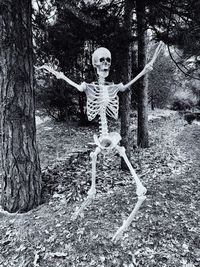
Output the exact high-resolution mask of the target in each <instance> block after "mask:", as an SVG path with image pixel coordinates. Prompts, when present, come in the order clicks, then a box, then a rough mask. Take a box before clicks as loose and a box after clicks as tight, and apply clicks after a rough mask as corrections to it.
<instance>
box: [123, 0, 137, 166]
mask: <svg viewBox="0 0 200 267" xmlns="http://www.w3.org/2000/svg"><path fill="white" fill-rule="evenodd" d="M133 4H134V1H131V0H125V11H124V33H125V35H126V44H125V46H124V48H123V52H124V53H123V58H122V68H123V81H124V82H126V83H127V82H128V81H130V80H131V77H132V40H131V37H132V19H133V18H132V16H133ZM120 109H121V136H122V141H121V145H122V146H124V147H125V149H126V154H127V156H128V157H129V158H130V148H131V146H130V109H131V90H126V91H125V92H123V93H122V95H121V99H120ZM121 168H122V169H127V165H126V163H125V162H124V160H123V159H122V161H121Z"/></svg>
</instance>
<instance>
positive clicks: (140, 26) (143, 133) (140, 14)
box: [136, 0, 148, 148]
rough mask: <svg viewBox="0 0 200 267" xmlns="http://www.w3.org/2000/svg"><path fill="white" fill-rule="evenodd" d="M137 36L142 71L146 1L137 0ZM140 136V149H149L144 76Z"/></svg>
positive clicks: (140, 84)
mask: <svg viewBox="0 0 200 267" xmlns="http://www.w3.org/2000/svg"><path fill="white" fill-rule="evenodd" d="M136 14H137V36H138V71H139V72H140V71H142V69H143V68H144V66H145V64H146V52H145V30H146V25H145V1H144V0H136ZM137 84H138V134H137V144H138V146H139V147H142V148H145V147H148V114H147V107H148V77H147V75H145V76H143V77H142V78H140V79H139V81H138V83H137Z"/></svg>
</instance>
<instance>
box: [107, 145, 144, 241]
mask: <svg viewBox="0 0 200 267" xmlns="http://www.w3.org/2000/svg"><path fill="white" fill-rule="evenodd" d="M116 149H117V151H118V152H119V154H120V156H121V157H123V159H124V160H125V162H126V164H127V166H128V168H129V169H130V172H131V174H132V176H133V178H134V180H135V182H136V187H137V190H136V194H137V195H138V201H137V203H136V205H135V207H134V209H133V211H132V212H131V213H130V215H129V216H128V218H127V219H126V221H124V223H123V225H122V226H121V227H120V228H119V229H118V230H117V232H116V234H115V235H114V236H113V239H112V241H114V242H115V241H117V240H118V239H120V237H121V236H122V234H123V232H124V231H125V230H126V229H127V228H128V226H129V225H130V224H131V222H132V220H133V218H134V217H135V215H136V214H137V212H138V210H139V208H140V206H141V205H142V203H143V201H144V200H145V199H146V196H145V194H146V191H147V190H146V188H145V187H144V186H143V185H142V183H141V181H140V179H139V178H138V176H137V174H136V172H135V171H134V169H133V167H132V165H131V163H130V161H129V160H128V158H127V156H126V153H125V148H124V147H120V146H117V147H116Z"/></svg>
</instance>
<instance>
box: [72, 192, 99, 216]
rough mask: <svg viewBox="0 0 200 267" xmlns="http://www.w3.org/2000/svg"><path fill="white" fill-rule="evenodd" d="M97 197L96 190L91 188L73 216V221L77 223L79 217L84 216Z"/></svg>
mask: <svg viewBox="0 0 200 267" xmlns="http://www.w3.org/2000/svg"><path fill="white" fill-rule="evenodd" d="M95 195H96V189H95V188H90V190H89V191H88V196H87V198H86V199H85V200H84V202H83V203H82V205H81V207H80V208H79V209H78V210H77V211H75V212H74V213H73V215H72V218H71V219H72V221H75V220H76V219H77V218H78V216H79V215H81V214H83V211H84V209H85V208H86V207H87V206H88V205H90V204H91V202H92V200H93V199H94V198H95Z"/></svg>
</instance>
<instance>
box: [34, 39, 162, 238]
mask: <svg viewBox="0 0 200 267" xmlns="http://www.w3.org/2000/svg"><path fill="white" fill-rule="evenodd" d="M163 45H164V44H163V43H162V42H160V43H159V45H158V46H157V48H156V50H155V53H154V55H153V58H152V59H151V61H150V62H149V63H148V64H147V65H146V66H145V67H144V69H143V70H142V71H141V72H140V73H139V74H138V75H137V76H136V77H135V78H134V79H133V80H131V81H130V82H129V83H127V84H126V85H123V84H122V83H120V84H117V85H116V84H107V83H106V82H105V78H106V77H107V76H108V75H109V70H110V66H111V53H110V51H109V50H108V49H106V48H104V47H100V48H98V49H97V50H95V52H94V53H93V55H92V64H93V67H94V68H95V69H96V72H97V75H98V83H91V84H87V83H85V82H83V83H82V84H81V85H79V84H76V83H75V82H73V81H72V80H70V79H68V78H67V77H66V76H65V75H64V74H63V73H62V72H58V71H55V70H53V69H52V68H50V67H49V66H47V65H43V66H41V67H39V68H37V69H46V70H47V71H49V72H51V73H53V74H54V75H55V76H56V77H57V79H63V80H65V81H66V82H67V83H69V84H70V85H72V86H73V87H75V88H77V89H78V90H79V91H84V92H85V93H86V96H87V116H88V119H89V120H93V119H94V118H95V117H96V116H97V115H99V116H100V129H99V130H100V135H99V137H98V136H97V135H96V134H94V142H95V144H96V149H95V151H94V152H91V154H90V157H91V159H92V184H91V188H90V190H89V191H88V196H87V198H86V199H85V201H84V202H83V204H82V205H81V207H80V208H79V209H78V210H77V211H75V213H74V214H73V216H72V219H73V220H75V219H76V218H77V217H78V216H79V215H81V214H82V212H83V210H84V209H85V207H86V206H88V205H89V204H90V203H91V201H92V199H93V198H94V197H95V194H96V188H95V186H96V163H97V157H98V155H99V154H100V153H106V154H108V153H109V152H111V151H113V150H115V151H116V152H118V153H119V155H120V156H121V157H122V158H123V159H124V161H125V162H126V164H127V166H128V168H129V170H130V172H131V174H132V176H133V179H134V181H135V183H136V194H137V196H138V201H137V203H136V205H135V207H134V209H133V211H132V212H131V214H130V215H129V217H128V218H127V219H126V220H125V221H124V223H123V225H122V226H121V227H120V228H119V229H118V231H117V232H116V234H115V235H114V236H113V239H112V240H113V241H114V242H116V241H117V240H118V239H119V238H120V237H121V236H122V234H123V232H124V231H125V230H126V229H127V228H128V226H129V225H130V224H131V222H132V220H133V219H134V217H135V215H136V214H137V211H138V210H139V208H140V206H141V205H142V203H143V201H144V200H145V199H146V196H145V194H146V191H147V190H146V188H145V187H144V186H143V185H142V183H141V181H140V179H139V178H138V176H137V174H136V172H135V170H134V169H133V167H132V165H131V163H130V161H129V159H128V158H127V155H126V153H125V148H124V147H122V146H120V145H119V142H120V140H121V136H120V134H119V133H117V132H110V133H109V131H108V124H107V115H108V116H110V117H112V118H114V119H117V118H118V109H119V99H118V96H117V93H118V92H119V91H121V92H123V91H125V90H126V89H127V88H129V87H130V86H131V85H132V84H133V83H134V82H136V81H137V80H138V79H139V78H140V77H142V76H143V75H145V74H147V73H148V72H150V71H151V70H152V69H153V64H154V62H155V60H156V58H157V56H158V54H159V53H160V51H161V50H162V48H163Z"/></svg>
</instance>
